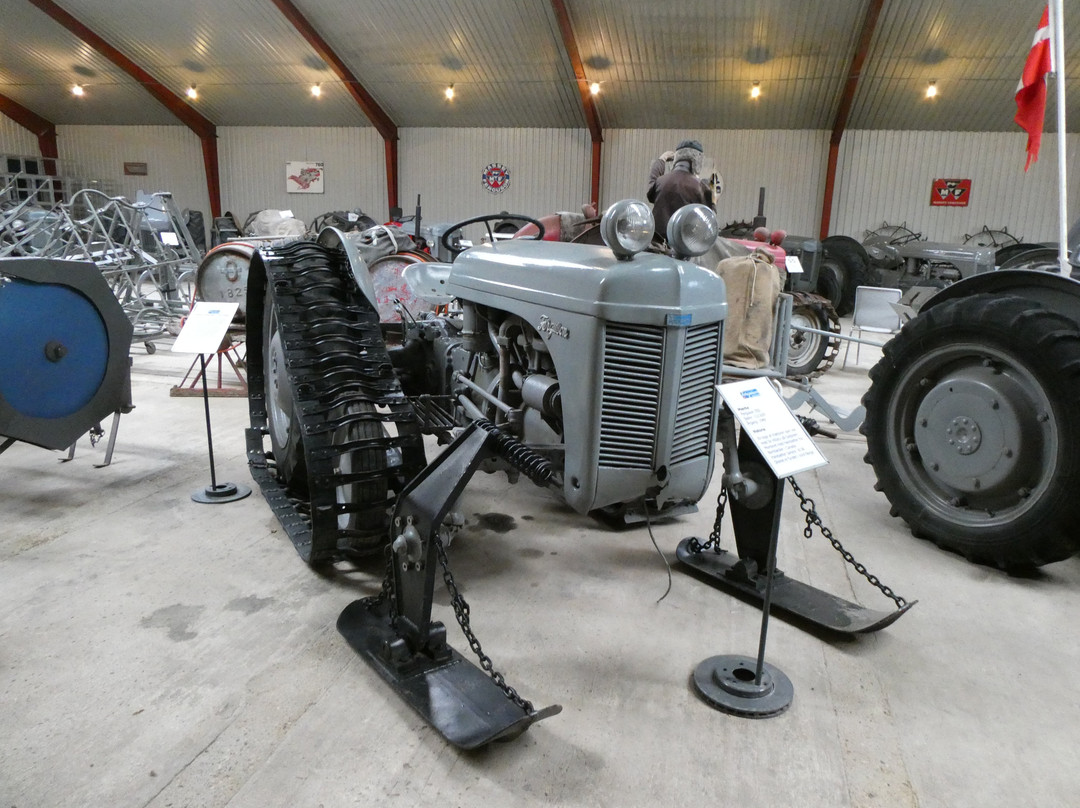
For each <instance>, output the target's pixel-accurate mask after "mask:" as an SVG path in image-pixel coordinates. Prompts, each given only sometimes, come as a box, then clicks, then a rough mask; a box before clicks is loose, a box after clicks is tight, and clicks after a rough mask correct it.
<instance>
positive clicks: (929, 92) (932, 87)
mask: <svg viewBox="0 0 1080 808" xmlns="http://www.w3.org/2000/svg"><path fill="white" fill-rule="evenodd" d="M936 96H937V82H936V81H932V82H930V83H929V84H927V85H926V97H927V98H934V97H936Z"/></svg>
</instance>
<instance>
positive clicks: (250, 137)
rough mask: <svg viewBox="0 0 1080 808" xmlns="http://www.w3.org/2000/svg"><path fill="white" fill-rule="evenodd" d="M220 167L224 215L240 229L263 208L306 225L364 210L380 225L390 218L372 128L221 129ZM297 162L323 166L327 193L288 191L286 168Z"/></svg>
mask: <svg viewBox="0 0 1080 808" xmlns="http://www.w3.org/2000/svg"><path fill="white" fill-rule="evenodd" d="M218 161H219V162H220V164H221V169H220V170H221V209H222V211H231V212H232V213H233V214H234V215H235V216H236V218H237V219H238V220H239V221H240V223H241V224H243V223H244V220H245V219H246V218H247V217H248V216H249V215H250V214H251V213H254V212H255V211H259V210H263V209H265V208H274V209H277V210H291V211H292V212H293V215H294V216H296V218H298V219H301V220H303V221H304V222H308V223H310V222H311V220H312V219H313V218H315V217H316V216H318V215H319V214H322V213H327V212H329V211H335V210H344V211H347V210H353V209H354V208H360V209H361V210H363V211H364V213H367V214H368V215H369V216H371V217H372V218H374V219H378V220H379V221H382V220H383V219H384V218H385V217H386V214H387V201H386V152H385V150H384V148H383V139H382V137H381V136H380V135H379V133H378V132H377V131H376V130H375V129H373V128H371V127H343V126H327V127H310V128H307V127H276V126H225V127H219V128H218ZM293 161H305V162H306V161H313V162H321V163H323V164H324V165H323V168H324V170H325V175H324V180H323V193H321V194H311V193H302V194H299V193H288V192H287V191H286V186H285V164H286V163H287V162H293ZM400 161H401V158H400V157H399V162H400Z"/></svg>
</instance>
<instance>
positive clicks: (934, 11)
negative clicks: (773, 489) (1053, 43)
mask: <svg viewBox="0 0 1080 808" xmlns="http://www.w3.org/2000/svg"><path fill="white" fill-rule="evenodd" d="M564 2H565V5H566V8H567V11H568V13H569V17H570V22H571V27H572V29H573V33H574V36H575V38H576V40H577V45H578V51H579V54H580V56H581V60H582V62H583V63H584V69H585V73H586V76H587V78H588V79H589V80H590V81H598V82H600V84H601V87H602V92H601V94H600V96H599V98H598V99H597V102H596V105H597V110H598V113H599V118H600V123H601V126H602V127H603V128H605V129H666V128H696V129H701V128H709V129H830V128H832V125H833V121H834V120H835V117H836V113H837V109H838V107H839V104H840V99H841V95H842V93H843V89H844V84H845V82H846V80H847V76H848V70H849V69H850V65H851V61H852V56H853V54H854V51H855V48H856V44H857V41H858V36H859V31H860V29H861V27H862V24H863V19H864V17H865V14H866V7H867V4H868V0H816V1H815V2H805V0H729V1H728V2H724V3H717V2H715V0H683V1H682V2H674V3H666V4H661V3H656V2H655V0H619V1H618V2H616V0H564ZM57 4H58V5H59V6H60V7H61V8H63V9H64V10H65V11H67V12H69V13H70V14H72V15H73V16H74V17H75V18H77V19H78V20H79V21H81V22H82V23H83V24H85V25H86V26H88V27H89V28H90V29H92V30H93V31H95V32H96V33H97V34H99V35H100V36H101V37H103V38H104V39H105V40H106V41H108V42H109V43H111V44H112V45H114V46H115V47H116V48H117V49H119V50H120V51H121V52H122V53H124V54H125V55H126V56H128V57H129V58H131V59H132V60H133V61H135V62H136V63H137V64H139V65H140V66H141V67H143V68H144V69H145V70H146V71H147V72H149V73H150V74H151V75H152V76H154V77H155V78H156V79H158V80H159V81H161V82H162V83H163V84H165V85H166V86H167V87H168V88H169V89H171V90H172V91H173V92H175V93H177V94H182V93H183V91H184V89H185V88H186V87H187V86H188V85H189V84H195V85H196V86H197V88H198V91H199V98H198V100H197V101H195V102H193V103H192V106H194V107H195V108H196V109H197V110H198V111H199V112H200V113H201V114H202V115H204V116H205V117H206V118H208V119H209V120H211V121H212V122H214V123H215V124H218V125H221V126H247V125H278V126H368V125H370V124H369V122H368V120H367V118H366V117H365V116H364V114H363V113H362V112H361V111H360V109H359V107H358V106H357V105H356V103H355V102H354V101H353V100H352V98H351V97H350V95H349V94H348V92H347V91H346V89H345V87H344V86H343V85H342V84H341V82H340V81H339V80H338V78H337V77H336V76H335V75H334V73H333V72H332V71H331V70H330V69H329V68H328V66H327V65H326V64H325V63H324V62H323V60H322V59H321V58H320V57H319V55H318V54H317V53H316V51H315V49H314V48H313V47H312V46H311V45H310V44H309V43H308V42H307V41H306V40H305V38H304V37H303V36H302V35H301V34H300V33H299V32H298V31H297V30H296V29H295V28H294V27H293V26H292V25H291V24H290V23H289V22H288V20H287V19H286V18H285V17H284V15H283V14H282V13H281V12H280V11H279V10H278V8H277V7H276V6H275V5H274V3H273V2H272V0H227V2H223V1H222V0H183V2H179V1H173V2H153V3H150V2H146V0H109V1H108V2H103V1H102V0H58V2H57ZM294 4H295V5H296V6H297V8H299V10H300V11H301V12H302V13H303V14H304V15H305V16H306V17H307V19H308V20H309V21H310V22H311V24H312V25H313V26H314V28H315V29H316V30H317V31H318V32H319V33H320V34H321V35H322V37H323V38H324V39H325V40H326V41H327V43H328V44H329V45H330V46H331V48H333V49H334V50H335V51H336V53H337V54H338V56H339V57H340V58H341V59H342V60H343V61H344V63H345V64H346V65H347V66H348V68H349V69H350V70H351V71H352V72H353V74H354V75H355V76H356V78H357V79H358V80H359V82H360V83H361V84H362V85H363V86H364V87H365V88H366V89H367V91H368V92H370V94H371V95H372V97H374V99H375V100H376V102H377V103H378V104H379V105H380V106H381V107H382V108H383V110H385V112H386V113H387V114H388V115H389V117H390V119H391V120H392V121H393V122H394V123H395V124H396V125H397V126H399V127H556V128H583V127H584V126H585V116H584V113H583V111H582V105H581V99H580V97H579V94H578V87H577V82H576V80H575V78H574V72H573V67H572V64H571V61H570V58H569V56H568V54H567V50H566V48H565V46H564V44H563V40H562V38H561V35H560V32H559V27H558V23H557V18H556V15H555V12H554V11H553V8H552V3H551V0H360V1H359V2H357V0H294ZM1041 9H1042V4H1041V3H1039V2H1038V0H1034V2H1033V1H1032V0H1020V1H1019V2H1018V1H1017V0H978V1H977V2H972V0H966V1H965V0H885V3H884V7H883V10H882V13H881V16H880V19H879V21H878V26H877V30H876V33H875V35H874V38H873V40H872V44H871V48H870V51H869V54H868V58H867V60H866V63H865V65H864V68H863V71H862V75H861V77H860V82H859V86H858V91H857V93H856V95H855V97H854V102H853V105H852V108H851V116H850V119H849V121H848V128H849V129H890V130H945V131H948V130H967V131H1016V126H1015V124H1014V123H1013V121H1012V116H1013V114H1014V111H1015V106H1014V103H1013V92H1014V91H1015V88H1016V82H1017V79H1018V77H1019V73H1020V70H1021V67H1022V65H1023V61H1024V57H1025V55H1026V54H1027V51H1028V48H1029V47H1030V43H1031V37H1032V35H1033V33H1034V29H1035V25H1036V23H1037V21H1038V17H1039V14H1040V12H1041ZM1065 19H1066V24H1067V32H1068V30H1069V26H1070V24H1080V0H1066V2H1065ZM1066 39H1067V41H1068V42H1069V45H1068V47H1067V54H1066V69H1067V75H1068V76H1072V77H1076V76H1077V75H1080V71H1078V70H1077V68H1076V66H1075V65H1076V61H1077V58H1078V57H1080V44H1077V39H1078V38H1077V37H1075V36H1073V37H1069V36H1067V37H1066ZM754 81H757V82H760V86H761V91H762V92H761V97H760V98H759V99H757V100H756V101H752V100H751V99H750V97H749V90H750V86H751V84H752V83H753V82H754ZM929 81H935V82H936V84H937V87H938V90H939V95H938V98H937V99H936V100H934V101H927V100H926V99H925V97H924V91H925V88H926V85H927V83H928V82H929ZM76 82H80V83H83V84H85V85H86V89H87V93H86V95H85V96H84V97H83V98H82V99H76V98H74V97H73V96H72V95H71V93H70V87H71V85H72V84H74V83H76ZM316 82H318V83H320V84H321V86H322V88H323V93H322V96H321V97H320V98H318V99H315V98H313V97H312V96H311V94H310V92H309V87H310V86H311V84H313V83H316ZM449 84H453V85H454V88H455V98H454V100H453V101H447V100H446V99H445V98H444V96H443V90H444V89H445V87H446V86H447V85H449ZM0 93H2V94H3V95H6V96H8V97H9V98H12V99H14V100H15V101H17V102H18V103H20V104H22V105H23V106H25V107H28V108H29V109H31V110H32V111H34V112H36V113H37V114H39V115H41V116H43V117H44V118H46V119H48V120H50V121H52V122H54V123H57V124H114V125H115V124H163V123H166V124H168V123H177V121H176V119H175V118H174V117H173V116H172V115H171V114H170V113H169V112H168V111H167V110H166V109H165V108H164V107H163V106H162V105H160V104H159V103H158V102H156V101H154V100H153V99H152V98H151V97H150V95H149V94H147V93H146V92H145V91H144V90H143V89H142V88H141V87H140V86H139V85H138V83H137V82H136V81H134V80H133V79H132V78H130V77H129V76H127V75H126V74H125V73H124V72H123V71H121V70H120V69H119V68H117V67H115V66H114V65H113V64H112V63H111V62H109V61H108V60H107V59H105V58H104V57H103V56H101V55H99V54H97V53H96V52H95V51H93V50H92V49H91V48H90V47H88V46H87V45H86V44H85V43H83V42H81V41H80V40H79V39H78V38H77V37H75V36H74V35H73V34H71V33H69V32H68V31H67V30H65V29H64V28H63V27H62V26H61V25H60V24H59V23H57V22H55V21H54V20H52V19H51V18H50V17H49V16H48V15H46V14H45V13H44V12H42V11H40V10H39V9H37V8H36V7H34V6H33V5H31V4H30V2H29V0H5V1H4V3H3V25H2V27H0ZM1071 95H1072V96H1073V100H1071V101H1070V109H1069V110H1068V112H1069V116H1068V117H1069V121H1070V124H1069V128H1070V130H1071V131H1080V98H1076V94H1075V93H1073V94H1071Z"/></svg>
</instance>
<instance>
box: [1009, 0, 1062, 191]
mask: <svg viewBox="0 0 1080 808" xmlns="http://www.w3.org/2000/svg"><path fill="white" fill-rule="evenodd" d="M1052 69H1053V67H1052V65H1051V64H1050V7H1049V6H1045V7H1044V8H1043V13H1042V18H1041V19H1040V20H1039V30H1037V31H1036V32H1035V39H1034V40H1033V41H1032V43H1031V50H1030V51H1029V52H1028V56H1027V61H1026V62H1024V73H1023V75H1022V76H1021V78H1020V83H1019V84H1017V85H1016V117H1014V118H1013V120H1014V121H1016V122H1017V123H1018V124H1020V126H1021V127H1022V128H1023V129H1025V130H1027V133H1028V141H1027V162H1026V163H1024V171H1027V170H1028V167H1029V166H1030V165H1031V164H1032V163H1034V162H1035V161H1036V160H1038V159H1039V144H1040V143H1041V142H1042V133H1043V119H1044V118H1045V117H1046V74H1047V73H1049V72H1050V71H1051V70H1052Z"/></svg>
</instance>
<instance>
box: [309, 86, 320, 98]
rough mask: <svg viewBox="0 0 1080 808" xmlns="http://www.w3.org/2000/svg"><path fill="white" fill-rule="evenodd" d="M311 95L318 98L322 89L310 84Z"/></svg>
mask: <svg viewBox="0 0 1080 808" xmlns="http://www.w3.org/2000/svg"><path fill="white" fill-rule="evenodd" d="M311 94H312V95H313V96H315V97H316V98H318V97H319V96H320V95H322V87H320V86H319V85H318V84H312V85H311Z"/></svg>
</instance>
